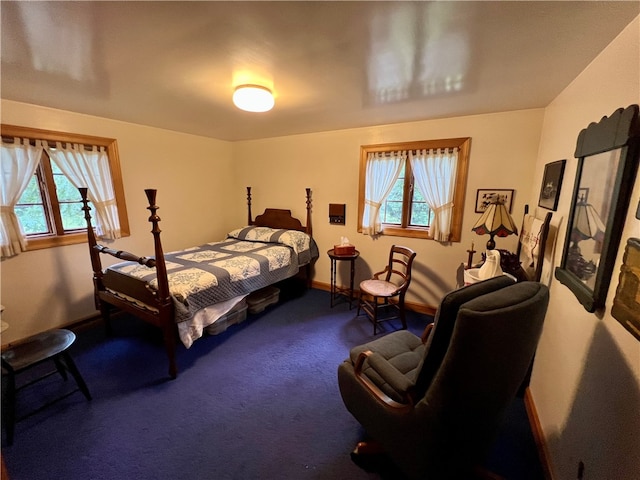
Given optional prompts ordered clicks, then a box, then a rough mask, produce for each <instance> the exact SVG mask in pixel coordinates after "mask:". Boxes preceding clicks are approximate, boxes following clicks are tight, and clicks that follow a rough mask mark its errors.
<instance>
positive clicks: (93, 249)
mask: <svg viewBox="0 0 640 480" xmlns="http://www.w3.org/2000/svg"><path fill="white" fill-rule="evenodd" d="M79 190H80V195H81V196H82V203H83V210H84V212H85V220H86V222H87V238H88V243H89V252H90V257H91V266H92V269H93V284H94V295H95V302H96V308H97V309H98V310H100V313H101V315H102V317H103V319H104V320H105V323H106V325H107V328H110V326H109V316H110V312H111V310H112V309H113V308H117V309H120V310H122V311H125V312H128V313H131V314H133V315H135V316H136V317H138V318H140V319H142V320H144V321H146V322H148V323H150V324H152V325H155V326H156V327H159V328H160V329H161V330H162V334H163V340H164V347H165V350H166V353H167V357H168V359H169V375H170V376H171V378H175V377H176V376H177V367H176V344H177V341H178V338H180V339H181V340H182V342H183V343H184V344H185V346H186V347H187V348H188V347H189V346H190V345H191V343H192V342H193V341H194V340H195V339H197V338H199V337H200V336H201V335H202V331H203V328H205V327H207V326H209V325H211V324H212V323H214V322H215V321H216V320H217V319H218V318H220V317H221V316H223V315H224V314H225V313H227V312H228V311H229V310H231V309H232V308H233V306H234V305H235V304H236V303H237V302H239V301H241V300H242V299H243V298H244V297H245V296H246V295H247V294H249V293H251V292H253V291H256V290H258V289H260V288H263V287H265V286H268V285H271V284H274V283H276V282H279V281H281V280H284V279H287V278H290V277H293V276H296V275H298V274H299V273H302V274H303V275H304V276H305V277H306V279H307V282H309V281H310V273H311V265H312V263H313V261H314V260H315V259H316V258H317V256H318V250H317V246H316V244H315V242H314V240H313V238H312V231H311V189H309V188H307V189H306V210H307V218H306V225H303V224H302V222H301V221H300V220H298V219H297V218H294V217H292V216H291V211H290V210H284V209H276V208H267V209H265V211H264V213H262V214H261V215H258V216H257V217H256V218H255V219H253V218H252V214H251V187H247V223H248V225H247V226H245V227H242V228H238V229H236V230H233V231H232V232H229V233H228V235H227V238H226V239H225V240H223V241H220V242H212V243H207V244H205V245H201V246H199V247H192V248H188V249H186V250H182V251H179V252H171V253H168V254H165V253H164V252H163V248H162V242H161V240H160V231H161V230H160V228H159V225H158V224H159V222H160V217H158V215H157V214H156V212H157V210H158V207H157V206H156V190H153V189H148V190H145V193H146V195H147V200H148V202H149V206H148V207H147V209H148V210H149V211H150V212H151V216H150V217H149V222H150V223H151V224H152V229H151V233H152V235H153V239H154V255H153V257H140V256H137V255H134V254H132V253H129V252H125V251H122V250H114V249H111V248H107V247H105V246H102V245H99V244H98V243H97V239H96V236H95V233H94V229H93V225H92V223H91V215H90V210H91V207H89V205H88V199H87V189H86V188H80V189H79ZM100 254H107V255H110V256H113V257H116V258H118V259H120V260H124V262H119V263H116V264H115V265H111V266H109V267H107V268H105V269H103V267H102V263H101V257H100Z"/></svg>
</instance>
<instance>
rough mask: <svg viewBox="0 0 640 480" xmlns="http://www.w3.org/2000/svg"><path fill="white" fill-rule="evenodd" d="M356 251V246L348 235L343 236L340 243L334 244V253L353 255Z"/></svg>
mask: <svg viewBox="0 0 640 480" xmlns="http://www.w3.org/2000/svg"><path fill="white" fill-rule="evenodd" d="M354 253H356V247H355V245H351V244H350V243H349V239H348V238H347V237H341V239H340V245H334V246H333V254H334V255H353V254H354Z"/></svg>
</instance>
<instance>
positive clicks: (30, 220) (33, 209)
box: [15, 205, 51, 235]
mask: <svg viewBox="0 0 640 480" xmlns="http://www.w3.org/2000/svg"><path fill="white" fill-rule="evenodd" d="M15 210H16V216H17V217H18V220H19V221H20V225H21V226H22V230H23V231H24V233H25V235H34V234H38V233H40V234H41V233H51V232H50V230H49V227H48V226H47V218H46V216H45V213H44V207H43V206H42V205H17V206H16V209H15Z"/></svg>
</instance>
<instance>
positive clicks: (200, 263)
mask: <svg viewBox="0 0 640 480" xmlns="http://www.w3.org/2000/svg"><path fill="white" fill-rule="evenodd" d="M317 257H318V248H317V245H316V243H315V242H314V240H313V239H312V238H311V237H310V236H309V235H307V234H306V233H304V232H298V231H296V230H283V229H273V228H267V227H253V226H249V227H244V228H239V229H237V230H234V231H232V232H229V233H228V235H227V238H226V239H225V240H224V241H221V242H212V243H207V244H205V245H201V246H199V247H192V248H188V249H186V250H181V251H178V252H171V253H167V254H165V262H166V265H167V277H168V280H169V291H170V294H171V298H172V299H173V303H174V306H175V312H176V315H175V316H176V322H178V323H180V322H184V321H187V320H189V319H191V318H192V317H193V316H194V315H195V314H196V312H198V311H199V310H200V309H202V308H204V307H207V306H210V305H213V304H216V303H220V302H223V301H226V300H229V299H232V298H234V297H238V296H241V295H245V294H247V293H250V292H253V291H255V290H258V289H260V288H262V287H266V286H267V285H271V284H273V283H276V282H279V281H281V280H284V279H286V278H289V277H292V276H294V275H296V274H297V273H298V270H299V269H300V267H302V266H304V265H307V264H309V263H310V262H311V261H312V260H313V259H315V258H317ZM108 269H109V270H113V271H116V272H118V273H121V274H125V275H129V276H132V277H135V278H138V279H140V280H142V281H144V282H147V283H148V284H149V285H150V287H151V288H153V289H156V290H157V287H158V281H157V278H156V270H155V268H148V267H146V266H144V265H140V264H138V263H135V262H121V263H117V264H115V265H112V266H110V267H109V268H108Z"/></svg>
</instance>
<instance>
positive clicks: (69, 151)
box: [47, 142, 122, 239]
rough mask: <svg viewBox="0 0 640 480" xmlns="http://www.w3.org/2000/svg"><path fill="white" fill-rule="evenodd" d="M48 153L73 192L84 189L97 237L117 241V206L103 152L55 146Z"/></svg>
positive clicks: (105, 154) (118, 227) (75, 145)
mask: <svg viewBox="0 0 640 480" xmlns="http://www.w3.org/2000/svg"><path fill="white" fill-rule="evenodd" d="M47 153H48V154H49V157H51V160H52V161H53V162H55V164H56V165H57V166H58V168H59V169H60V170H61V171H62V173H64V174H65V175H66V176H67V178H68V179H69V181H71V183H72V184H73V185H74V186H75V187H76V188H80V187H87V189H88V193H87V196H88V197H89V200H91V202H92V203H93V206H94V208H95V215H94V218H95V219H96V222H95V225H96V233H97V234H98V235H99V236H100V237H103V238H110V239H116V238H120V237H121V236H122V235H121V233H120V219H119V217H118V206H117V204H116V195H115V191H114V189H113V182H112V180H111V171H110V170H109V157H108V156H107V152H106V151H105V148H104V147H96V146H93V147H85V146H84V145H79V144H77V143H74V144H73V145H69V144H64V145H63V144H62V142H56V148H55V149H53V148H49V147H48V146H47Z"/></svg>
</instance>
